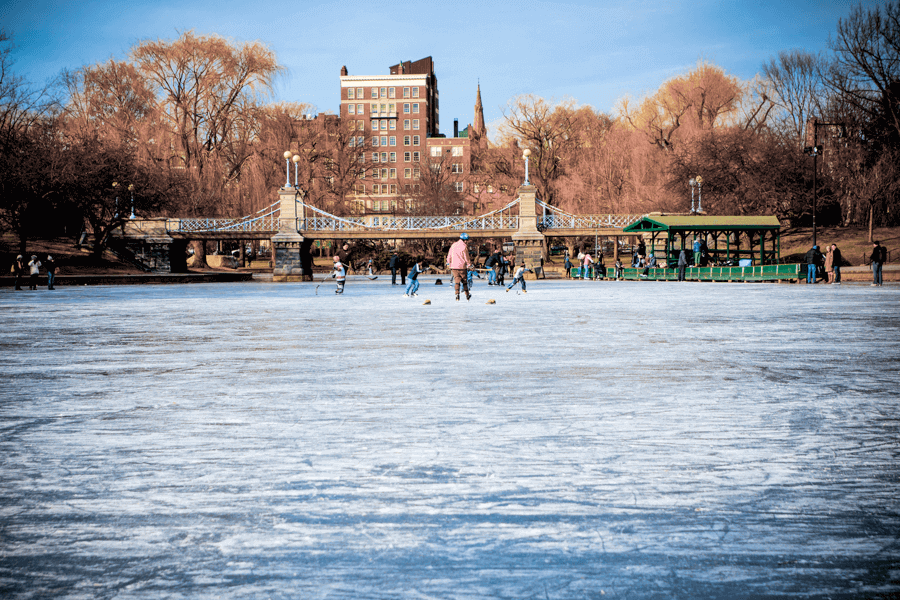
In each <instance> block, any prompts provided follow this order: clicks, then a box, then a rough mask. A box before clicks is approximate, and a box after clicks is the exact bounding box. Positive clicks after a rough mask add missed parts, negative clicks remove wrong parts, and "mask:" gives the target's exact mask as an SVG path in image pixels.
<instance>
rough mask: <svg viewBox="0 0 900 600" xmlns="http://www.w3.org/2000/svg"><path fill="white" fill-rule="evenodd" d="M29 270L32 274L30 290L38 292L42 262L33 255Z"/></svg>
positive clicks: (29, 281)
mask: <svg viewBox="0 0 900 600" xmlns="http://www.w3.org/2000/svg"><path fill="white" fill-rule="evenodd" d="M28 269H29V271H30V273H31V278H30V279H29V280H28V289H30V290H36V289H37V283H38V275H40V274H41V261H39V260H38V257H37V255H35V254H32V255H31V262H29V263H28Z"/></svg>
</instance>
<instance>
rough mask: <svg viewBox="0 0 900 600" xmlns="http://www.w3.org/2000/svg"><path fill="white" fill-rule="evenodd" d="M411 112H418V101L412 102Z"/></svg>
mask: <svg viewBox="0 0 900 600" xmlns="http://www.w3.org/2000/svg"><path fill="white" fill-rule="evenodd" d="M413 112H414V113H418V112H419V103H418V102H413Z"/></svg>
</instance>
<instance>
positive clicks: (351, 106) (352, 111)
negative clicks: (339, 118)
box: [347, 104, 356, 115]
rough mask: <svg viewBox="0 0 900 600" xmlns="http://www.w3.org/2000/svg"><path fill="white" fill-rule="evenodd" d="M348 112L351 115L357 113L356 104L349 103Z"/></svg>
mask: <svg viewBox="0 0 900 600" xmlns="http://www.w3.org/2000/svg"><path fill="white" fill-rule="evenodd" d="M347 114H349V115H355V114H356V105H355V104H348V105H347Z"/></svg>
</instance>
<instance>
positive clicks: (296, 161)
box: [291, 154, 300, 190]
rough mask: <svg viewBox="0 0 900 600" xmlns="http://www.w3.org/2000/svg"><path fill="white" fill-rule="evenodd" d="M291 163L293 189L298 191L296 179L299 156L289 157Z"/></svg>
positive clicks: (297, 180)
mask: <svg viewBox="0 0 900 600" xmlns="http://www.w3.org/2000/svg"><path fill="white" fill-rule="evenodd" d="M291 161H292V162H293V163H294V189H297V190H299V189H300V186H299V185H298V182H299V179H297V165H298V164H299V163H300V155H299V154H295V155H294V156H293V157H291Z"/></svg>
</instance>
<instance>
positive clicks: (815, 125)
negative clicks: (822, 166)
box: [803, 117, 847, 246]
mask: <svg viewBox="0 0 900 600" xmlns="http://www.w3.org/2000/svg"><path fill="white" fill-rule="evenodd" d="M806 127H807V130H806V136H807V137H806V139H807V140H808V139H809V128H810V127H811V128H812V143H813V145H812V146H807V147H805V148H804V149H803V152H804V153H806V154H807V155H809V156H812V159H813V194H812V195H813V214H812V226H813V232H812V243H813V246H815V245H817V244H816V202H817V198H816V188H817V187H818V185H817V181H816V173H817V172H818V169H817V168H816V159H817V158H818V157H819V155H820V154H822V150H823V149H822V146H821V145H820V144H819V128H820V127H840V128H841V131H840V134H839V137H846V136H847V126H846V124H844V123H842V122H837V123H824V122H822V121H819V119H817V118H816V117H813V118H811V119H809V120H808V121H807V122H806ZM832 137H833V136H832Z"/></svg>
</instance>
